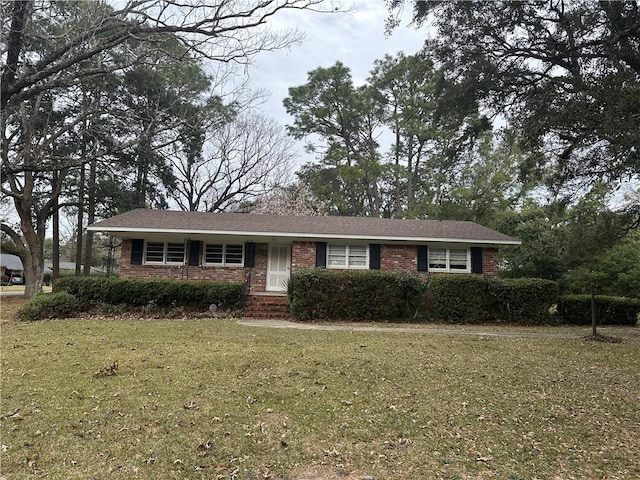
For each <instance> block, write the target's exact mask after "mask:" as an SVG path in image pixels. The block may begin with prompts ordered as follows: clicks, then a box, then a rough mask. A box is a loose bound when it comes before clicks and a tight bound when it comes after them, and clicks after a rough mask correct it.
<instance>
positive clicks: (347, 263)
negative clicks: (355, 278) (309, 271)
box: [326, 243, 369, 270]
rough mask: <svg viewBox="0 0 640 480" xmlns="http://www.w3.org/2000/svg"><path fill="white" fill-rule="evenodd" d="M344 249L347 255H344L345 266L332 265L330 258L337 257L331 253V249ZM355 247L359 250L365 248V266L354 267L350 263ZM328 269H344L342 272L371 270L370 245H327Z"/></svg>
mask: <svg viewBox="0 0 640 480" xmlns="http://www.w3.org/2000/svg"><path fill="white" fill-rule="evenodd" d="M332 247H333V248H334V249H335V248H344V249H345V253H344V257H343V258H344V264H343V265H331V262H330V261H329V258H330V256H332V255H333V256H335V255H337V254H336V253H335V250H334V252H333V253H332V252H331V248H332ZM353 247H357V248H364V265H352V264H351V262H350V261H349V258H350V257H351V256H352V255H351V248H353ZM326 264H327V268H334V269H342V270H368V269H369V245H362V244H351V245H347V244H344V243H329V244H327V263H326Z"/></svg>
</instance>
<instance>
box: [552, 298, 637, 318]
mask: <svg viewBox="0 0 640 480" xmlns="http://www.w3.org/2000/svg"><path fill="white" fill-rule="evenodd" d="M595 299H596V320H597V322H598V325H636V323H637V322H638V315H639V314H640V300H639V299H636V298H625V297H610V296H606V295H596V297H595ZM558 314H559V315H560V317H561V318H562V320H563V321H564V322H566V323H573V324H576V325H591V295H564V296H562V297H560V300H559V301H558Z"/></svg>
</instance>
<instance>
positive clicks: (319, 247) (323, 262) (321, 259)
mask: <svg viewBox="0 0 640 480" xmlns="http://www.w3.org/2000/svg"><path fill="white" fill-rule="evenodd" d="M326 266H327V242H316V267H321V268H326Z"/></svg>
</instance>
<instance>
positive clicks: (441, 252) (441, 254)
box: [429, 248, 447, 269]
mask: <svg viewBox="0 0 640 480" xmlns="http://www.w3.org/2000/svg"><path fill="white" fill-rule="evenodd" d="M429 268H443V269H446V268H447V249H446V248H429Z"/></svg>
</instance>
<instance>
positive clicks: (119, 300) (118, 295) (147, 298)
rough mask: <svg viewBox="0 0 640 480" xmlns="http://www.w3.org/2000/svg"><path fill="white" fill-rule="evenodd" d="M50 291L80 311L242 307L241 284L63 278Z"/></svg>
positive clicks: (242, 292) (242, 289)
mask: <svg viewBox="0 0 640 480" xmlns="http://www.w3.org/2000/svg"><path fill="white" fill-rule="evenodd" d="M53 291H54V292H66V293H69V294H71V295H73V296H74V297H76V298H77V299H78V302H79V303H80V305H81V306H83V307H86V306H88V305H90V304H95V303H106V304H111V305H121V304H126V305H137V306H146V305H155V306H157V307H176V306H182V307H195V308H205V307H208V306H209V305H211V304H212V303H215V304H216V305H218V306H222V307H223V308H229V307H234V306H239V305H240V306H241V305H243V304H244V286H243V284H242V283H223V282H204V281H196V280H141V279H119V278H105V277H65V278H60V279H58V280H57V281H56V282H55V283H54V286H53Z"/></svg>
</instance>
